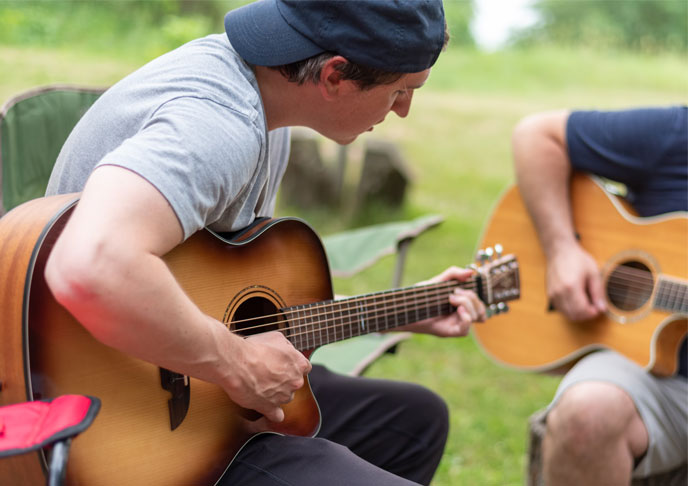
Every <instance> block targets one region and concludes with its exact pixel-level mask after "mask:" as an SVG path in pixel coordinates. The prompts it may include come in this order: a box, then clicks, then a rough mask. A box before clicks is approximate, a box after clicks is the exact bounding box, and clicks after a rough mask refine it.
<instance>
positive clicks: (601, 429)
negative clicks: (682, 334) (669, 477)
mask: <svg viewBox="0 0 688 486" xmlns="http://www.w3.org/2000/svg"><path fill="white" fill-rule="evenodd" d="M513 151H514V161H515V166H516V176H517V180H518V184H519V188H520V192H521V194H522V196H523V199H524V201H525V203H526V206H527V207H528V210H529V212H530V214H531V217H532V218H533V221H534V224H535V227H536V230H537V232H538V236H539V238H540V241H541V243H542V246H543V250H544V253H545V256H546V259H547V292H548V296H549V297H550V299H551V300H552V302H553V303H554V305H555V306H556V308H557V309H558V310H559V311H560V312H562V313H564V314H565V315H566V317H567V318H569V319H570V320H571V321H587V320H590V319H593V318H595V317H597V316H598V315H599V314H601V313H604V312H605V311H606V310H607V304H606V301H605V298H604V291H603V285H602V281H601V277H600V271H599V268H598V266H597V264H596V262H595V260H594V259H593V257H592V256H591V255H590V254H589V253H587V252H586V250H585V249H584V248H583V247H582V246H581V245H580V244H579V242H578V241H577V240H576V237H575V229H574V228H573V222H572V217H571V216H572V215H571V205H570V202H569V198H568V194H569V189H568V187H569V185H568V184H569V178H570V176H571V173H572V172H573V171H582V172H587V173H591V174H595V175H599V176H602V177H605V178H608V179H611V180H614V181H617V182H621V183H623V184H624V185H625V186H626V188H627V190H628V196H627V199H628V202H629V203H630V204H631V205H632V206H633V208H634V209H635V210H636V211H637V213H638V214H639V215H640V216H655V215H659V214H664V213H669V212H674V211H688V108H687V107H678V106H677V107H667V108H642V109H632V110H623V111H607V112H602V111H575V112H568V111H557V112H547V113H539V114H535V115H532V116H530V117H527V118H525V119H524V120H522V121H521V122H520V123H519V125H518V126H517V127H516V129H515V131H514V136H513ZM676 244H681V242H676ZM679 360H680V363H679V372H678V373H677V374H676V375H675V376H671V377H666V378H659V377H656V376H653V375H652V374H650V373H648V372H647V371H645V370H644V369H642V368H641V367H640V366H638V365H637V364H635V363H633V362H631V361H630V360H628V359H626V358H624V357H622V356H621V355H619V354H617V353H616V352H614V351H607V350H605V351H598V352H595V353H591V354H589V355H587V356H586V357H584V358H583V359H582V360H580V361H579V362H578V363H577V364H576V365H575V366H574V367H573V368H572V369H571V370H570V371H569V372H568V373H567V374H566V376H565V377H564V379H563V380H562V382H561V384H560V386H559V389H558V390H557V393H556V395H555V397H554V399H553V401H552V404H551V405H550V407H549V412H548V415H547V432H546V435H545V438H544V440H543V475H544V479H545V483H546V484H548V485H563V484H571V485H574V484H575V485H580V484H586V485H595V484H599V485H607V486H609V485H617V484H618V485H628V484H630V482H631V479H632V478H636V477H647V476H650V475H653V474H656V473H661V472H664V471H669V470H672V469H674V468H676V467H677V466H680V465H681V464H682V463H685V461H686V457H687V455H688V437H687V430H688V381H687V380H686V364H687V363H686V361H687V358H686V342H685V340H684V342H683V344H682V347H681V351H680V358H679Z"/></svg>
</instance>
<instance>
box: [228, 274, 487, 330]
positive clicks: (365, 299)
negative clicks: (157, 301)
mask: <svg viewBox="0 0 688 486" xmlns="http://www.w3.org/2000/svg"><path fill="white" fill-rule="evenodd" d="M456 286H457V282H456V281H455V280H452V281H448V282H440V283H437V284H427V285H422V286H414V287H406V288H403V289H396V290H391V291H388V292H380V293H372V294H365V295H362V296H357V297H346V298H343V299H333V300H327V301H324V302H322V303H312V304H305V305H304V306H302V308H300V309H298V308H297V307H300V306H290V307H287V308H285V309H284V310H285V312H279V313H276V314H267V315H263V316H256V317H249V318H247V319H240V320H237V321H232V324H245V323H250V322H251V321H258V320H262V319H266V318H271V317H272V318H274V317H286V318H287V319H289V318H291V316H292V315H293V314H296V313H298V312H301V311H303V310H304V309H317V310H324V312H323V313H321V314H317V315H325V314H326V313H327V312H328V309H332V308H334V307H340V306H342V305H343V304H348V303H351V304H361V303H363V304H365V303H369V302H374V301H375V299H377V298H380V297H384V298H385V299H387V298H389V297H391V298H392V299H396V298H399V297H402V298H403V297H406V296H409V295H415V294H417V293H419V292H427V291H428V290H430V291H433V292H438V291H439V292H442V291H444V290H448V289H451V288H453V287H456ZM467 287H468V288H471V289H473V288H474V287H475V285H474V284H473V283H472V284H470V285H468V286H467ZM272 324H274V323H272ZM268 325H270V324H268ZM244 329H246V330H248V329H255V327H247V328H244Z"/></svg>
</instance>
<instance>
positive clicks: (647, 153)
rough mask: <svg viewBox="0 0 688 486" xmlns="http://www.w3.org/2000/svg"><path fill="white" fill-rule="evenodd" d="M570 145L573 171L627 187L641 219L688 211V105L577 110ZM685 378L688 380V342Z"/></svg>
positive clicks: (684, 352)
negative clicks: (619, 109) (616, 109)
mask: <svg viewBox="0 0 688 486" xmlns="http://www.w3.org/2000/svg"><path fill="white" fill-rule="evenodd" d="M566 142H567V144H568V151H569V158H570V160H571V165H572V167H573V168H574V169H575V170H579V171H583V172H589V173H591V174H597V175H599V176H602V177H605V178H607V179H611V180H613V181H617V182H621V183H623V184H624V185H625V186H626V188H627V189H628V196H627V200H628V202H629V203H631V205H632V206H633V208H634V209H635V210H636V211H637V212H638V214H639V215H640V216H644V217H647V216H655V215H658V214H662V213H668V212H672V211H688V107H687V106H674V107H666V108H637V109H632V110H623V111H574V112H572V113H571V115H570V116H569V119H568V123H567V125H566ZM687 251H688V250H687ZM679 374H681V375H682V376H688V349H687V342H686V341H685V340H684V342H683V345H682V347H681V351H680V360H679Z"/></svg>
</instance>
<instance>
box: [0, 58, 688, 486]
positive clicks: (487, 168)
mask: <svg viewBox="0 0 688 486" xmlns="http://www.w3.org/2000/svg"><path fill="white" fill-rule="evenodd" d="M157 49H159V48H158V47H156V46H154V47H151V48H150V49H148V50H147V49H145V48H144V47H143V46H142V48H141V49H140V50H137V51H134V50H133V49H131V48H130V49H129V50H124V51H120V52H117V51H113V50H107V49H104V50H103V52H102V53H99V52H95V50H94V49H93V48H90V49H83V48H79V47H78V46H74V47H59V48H47V47H22V46H17V45H13V46H8V45H4V46H3V45H0V73H2V75H0V102H4V101H5V100H6V99H7V98H9V97H10V96H11V95H13V94H16V93H18V92H20V91H22V90H25V89H28V88H32V87H35V86H38V85H44V84H50V83H76V84H83V85H94V84H95V85H102V86H106V85H109V84H111V83H113V82H115V81H116V80H117V79H119V78H121V77H122V76H124V75H126V74H127V73H128V72H131V71H132V70H134V69H135V68H136V67H137V66H139V65H141V64H142V63H143V62H145V60H146V59H147V58H148V57H150V54H147V52H149V53H153V52H157ZM687 66H688V65H687V64H686V62H685V58H682V57H679V56H678V55H675V56H674V55H668V54H667V55H654V56H652V57H643V56H639V55H631V54H625V53H618V52H596V51H575V50H562V49H555V48H537V49H531V50H524V51H506V52H499V53H494V54H486V53H480V52H476V51H473V50H470V49H465V50H464V49H459V48H455V49H449V50H448V51H447V52H446V53H444V54H443V55H442V56H441V57H440V60H439V62H438V64H437V65H436V67H435V68H434V69H433V72H432V75H431V78H430V81H429V82H428V84H427V86H426V87H424V88H423V89H421V90H420V91H418V92H417V93H416V94H415V96H414V104H413V106H412V109H411V113H410V115H409V117H408V118H407V119H405V120H402V119H399V118H397V117H396V116H395V115H393V114H391V115H390V116H389V117H388V120H387V122H386V123H385V124H383V125H380V126H378V127H376V128H375V131H374V132H373V133H371V134H366V135H365V136H364V137H361V140H359V141H357V142H355V143H354V145H353V146H352V148H351V152H352V153H356V150H359V149H360V147H361V144H363V143H364V138H365V137H377V138H384V139H386V140H390V141H393V142H395V143H397V144H398V145H399V146H400V147H401V149H402V151H403V154H404V155H405V158H406V159H407V162H408V164H409V166H410V167H411V170H412V172H413V175H414V178H413V184H412V187H411V189H410V191H409V193H408V197H407V200H406V204H405V206H404V207H403V209H402V210H401V211H397V212H396V213H390V214H387V213H381V214H377V215H372V216H371V217H370V218H371V219H372V220H379V219H387V218H391V217H394V218H410V217H413V216H417V215H421V214H428V213H436V214H441V215H442V216H443V217H444V218H445V221H444V223H443V224H442V225H441V226H440V227H438V228H436V229H434V230H432V231H431V232H429V233H427V234H426V235H423V236H422V237H420V238H419V239H418V240H417V241H416V242H414V245H413V247H412V249H411V252H410V254H409V259H408V264H407V269H406V275H405V283H408V284H410V283H413V282H415V281H418V280H422V279H425V278H427V277H429V276H431V275H433V274H435V273H438V272H440V271H441V270H443V269H444V268H445V267H446V266H448V265H449V264H459V265H465V264H468V263H470V262H471V261H472V255H473V254H474V252H475V250H476V247H477V243H478V241H479V239H480V234H481V229H482V228H483V226H484V225H485V224H486V222H487V221H488V219H489V215H490V211H491V208H492V207H493V205H494V204H495V202H496V200H497V198H498V197H499V195H500V193H501V192H502V191H503V190H504V189H505V188H506V187H507V186H508V185H509V184H511V183H513V171H512V162H511V155H510V137H511V130H512V129H513V127H514V125H515V123H516V122H517V121H518V120H519V119H520V118H521V117H523V116H525V115H527V114H529V113H533V112H536V111H541V110H549V109H558V108H621V107H629V106H638V105H648V104H668V103H686V102H687V101H688V67H687ZM323 145H324V146H325V148H327V146H328V144H327V143H326V142H324V143H323ZM354 166H355V164H354ZM280 211H281V212H282V213H283V214H285V213H286V212H292V210H289V209H286V208H282V209H281V210H280ZM299 215H300V216H303V217H305V218H306V219H309V220H312V221H313V224H314V225H315V227H316V229H318V230H320V231H321V232H323V233H326V232H329V231H332V230H333V226H332V225H331V224H328V223H327V220H328V219H330V220H336V219H337V218H338V217H337V215H335V214H329V215H326V216H327V217H323V215H322V213H317V214H316V213H312V214H310V213H306V212H302V213H301V214H299ZM513 237H514V238H517V237H518V235H513ZM503 245H504V246H505V249H506V251H508V250H509V241H504V242H503ZM392 268H393V259H392V258H391V257H390V258H386V259H384V260H383V261H382V262H380V263H379V264H377V265H375V266H374V267H373V268H371V269H369V270H367V271H365V272H363V273H362V274H360V275H358V276H356V277H354V278H351V279H347V280H336V282H335V286H336V291H337V292H338V293H348V294H359V293H363V292H367V291H371V290H382V289H385V288H386V287H387V286H388V285H389V282H390V280H391V272H392ZM484 325H488V326H489V325H490V324H489V322H488V323H486V324H484ZM368 374H369V375H370V376H376V377H386V378H392V379H402V380H409V381H414V382H418V383H423V384H425V385H426V386H428V387H430V388H432V389H434V390H436V391H437V392H438V393H439V394H440V395H442V396H443V397H444V398H445V399H446V400H447V402H448V403H449V406H450V409H451V419H452V420H451V427H452V429H451V436H450V439H449V444H448V446H447V449H446V453H445V456H444V459H443V461H442V463H441V466H440V470H439V472H438V474H437V475H436V478H435V480H434V482H433V484H434V485H435V486H455V485H464V484H465V485H518V484H522V483H523V477H524V475H523V473H524V468H525V458H526V446H527V443H526V438H527V435H526V431H527V423H526V422H527V418H528V416H529V415H530V414H531V413H532V412H534V411H535V410H537V409H539V408H541V407H542V406H544V405H545V404H546V403H547V402H548V400H549V398H550V396H551V395H552V393H553V391H554V389H555V387H556V384H557V379H556V378H553V377H547V376H541V375H532V374H527V373H522V372H517V371H514V370H508V369H504V368H502V367H500V366H498V365H496V364H494V363H493V362H491V361H490V360H489V359H487V358H486V357H485V355H484V354H483V353H482V352H481V350H480V349H479V348H478V347H477V345H476V344H475V342H474V341H473V339H472V338H470V337H469V338H465V339H455V340H448V339H445V340H441V339H436V338H432V337H428V336H415V337H414V338H412V339H411V340H409V341H406V342H404V343H403V344H402V345H401V346H400V349H399V352H398V353H397V354H396V355H394V356H389V357H385V358H383V359H381V360H379V361H378V362H377V363H375V364H374V365H373V366H372V367H371V368H370V369H369V371H368ZM419 413H422V412H421V411H419Z"/></svg>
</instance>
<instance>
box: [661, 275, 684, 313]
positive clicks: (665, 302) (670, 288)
mask: <svg viewBox="0 0 688 486" xmlns="http://www.w3.org/2000/svg"><path fill="white" fill-rule="evenodd" d="M654 307H655V308H657V309H661V310H665V311H668V312H684V313H688V284H686V283H685V282H682V281H678V280H674V279H671V278H666V277H663V278H661V279H660V280H659V285H658V287H657V293H656V295H655V301H654Z"/></svg>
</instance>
